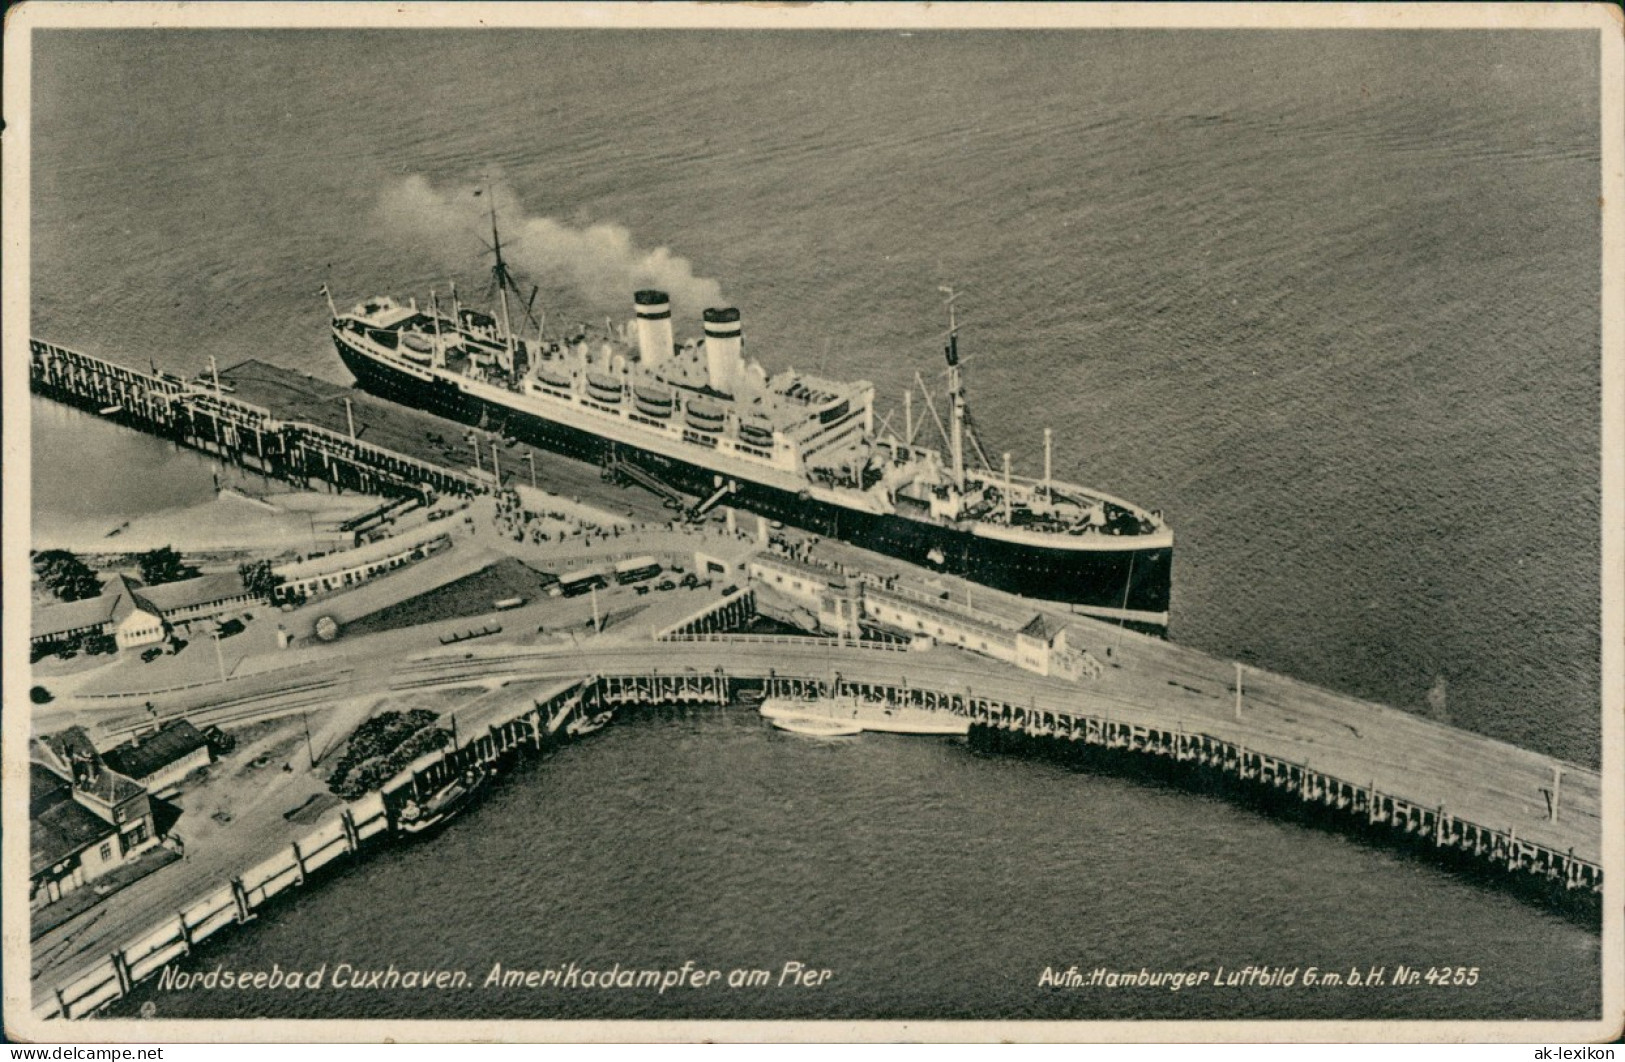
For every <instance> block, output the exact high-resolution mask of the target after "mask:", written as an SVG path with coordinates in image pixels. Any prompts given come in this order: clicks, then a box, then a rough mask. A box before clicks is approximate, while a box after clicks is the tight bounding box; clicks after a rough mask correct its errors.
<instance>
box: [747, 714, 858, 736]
mask: <svg viewBox="0 0 1625 1062" xmlns="http://www.w3.org/2000/svg"><path fill="white" fill-rule="evenodd" d="M769 721H770V722H771V723H772V724H773V725H774V726H776V727H778V728H779V729H780V730H788V731H789V732H790V733H792V734H805V735H807V736H808V737H852V736H854V735H856V734H861V733H863V726H862V724H860V723H853V722H850V721H848V720H845V719H829V718H825V717H820V716H816V715H775V716H770V717H769Z"/></svg>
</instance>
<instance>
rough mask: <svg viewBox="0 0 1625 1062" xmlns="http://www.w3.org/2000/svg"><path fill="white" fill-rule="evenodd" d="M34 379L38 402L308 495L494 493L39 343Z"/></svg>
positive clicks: (177, 382) (412, 461)
mask: <svg viewBox="0 0 1625 1062" xmlns="http://www.w3.org/2000/svg"><path fill="white" fill-rule="evenodd" d="M28 348H29V363H28V379H29V385H30V387H31V388H32V389H33V390H34V391H36V392H38V393H39V394H42V395H45V396H47V397H50V398H54V399H56V400H57V401H59V402H64V403H66V404H68V405H72V406H77V407H78V408H80V409H84V410H87V411H89V412H91V413H95V414H97V415H98V416H102V417H105V418H107V419H109V420H112V421H114V422H116V423H119V424H124V425H126V426H128V427H132V428H136V429H138V430H140V431H145V432H150V433H151V434H154V435H158V436H161V437H163V438H166V439H169V440H171V441H173V442H175V443H178V444H180V445H182V446H188V447H191V448H192V449H195V450H201V451H202V452H204V453H206V454H210V455H212V456H214V457H218V458H220V459H221V460H224V461H229V462H231V463H232V464H236V465H240V466H242V467H243V468H247V469H250V470H252V471H255V472H259V473H261V474H263V475H266V476H273V477H276V478H278V479H285V480H289V481H291V482H294V483H298V484H301V485H303V486H309V484H310V483H311V481H312V480H320V481H322V482H324V483H328V484H331V485H332V486H334V487H337V488H339V489H342V490H355V491H361V492H366V493H374V494H384V495H392V496H406V497H411V496H417V497H423V496H424V495H425V494H426V493H427V492H430V491H433V492H438V493H449V494H470V493H475V492H478V491H482V490H485V489H488V487H487V485H486V484H485V483H484V482H483V481H482V480H481V479H480V478H479V477H477V476H472V475H469V474H468V473H467V472H464V471H459V470H456V469H450V468H445V467H442V466H440V465H437V464H434V463H431V462H428V461H425V460H422V459H421V458H418V457H413V456H409V455H407V454H405V453H401V452H398V451H395V450H392V449H388V448H386V447H383V446H379V445H376V444H374V443H372V442H365V441H362V440H361V439H359V438H358V437H355V436H353V435H351V434H347V433H345V432H339V431H335V430H333V429H331V428H327V427H322V426H320V425H317V424H314V423H309V422H305V421H300V420H289V419H281V418H280V417H279V416H278V415H277V414H275V413H273V412H272V411H271V410H269V409H266V408H264V407H262V406H257V405H252V404H250V403H248V402H245V401H242V400H241V399H239V398H236V397H232V396H228V395H227V394H226V393H225V391H224V390H223V389H222V388H221V387H220V386H219V383H218V377H216V385H215V387H214V388H210V387H208V386H206V385H203V384H191V383H188V382H186V381H184V380H181V379H179V378H177V377H175V376H172V375H169V374H164V373H143V372H139V371H137V370H134V369H129V368H126V367H124V366H122V365H117V364H115V363H113V362H110V361H107V360H105V359H102V358H97V357H93V356H91V355H89V354H82V353H80V352H78V351H75V350H69V349H68V348H66V347H60V346H57V345H56V344H54V343H47V342H45V341H43V340H39V339H31V340H29V343H28Z"/></svg>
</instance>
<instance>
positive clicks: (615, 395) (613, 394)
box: [587, 372, 621, 404]
mask: <svg viewBox="0 0 1625 1062" xmlns="http://www.w3.org/2000/svg"><path fill="white" fill-rule="evenodd" d="M587 397H588V398H591V399H592V400H593V401H595V402H603V403H606V404H614V403H617V402H619V401H620V400H621V381H620V380H618V379H616V378H615V377H613V376H605V375H604V374H603V373H599V372H589V373H588V374H587Z"/></svg>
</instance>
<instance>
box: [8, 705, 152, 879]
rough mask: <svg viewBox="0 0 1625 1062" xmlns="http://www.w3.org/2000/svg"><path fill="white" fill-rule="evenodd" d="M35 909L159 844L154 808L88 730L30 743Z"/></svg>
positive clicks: (31, 867)
mask: <svg viewBox="0 0 1625 1062" xmlns="http://www.w3.org/2000/svg"><path fill="white" fill-rule="evenodd" d="M29 753H30V756H29V759H30V762H29V809H28V810H29V815H28V819H29V822H28V830H29V841H30V845H29V849H30V861H29V905H30V907H39V906H43V905H45V904H47V903H52V902H54V901H56V900H59V899H61V898H62V897H63V896H66V895H67V894H68V893H70V892H73V891H74V890H76V889H78V888H81V887H82V886H84V885H87V884H89V883H90V882H92V881H95V880H96V879H98V878H100V877H102V876H104V875H106V874H107V873H109V872H111V871H113V870H115V869H117V868H118V867H120V866H123V865H124V864H126V863H128V862H130V861H132V860H134V859H135V858H137V857H138V856H140V854H141V853H143V852H145V851H147V850H148V849H150V848H152V847H154V846H155V845H157V844H158V841H159V838H158V831H157V829H156V828H155V826H154V822H153V810H152V801H151V799H150V798H149V796H148V793H147V790H146V789H145V788H143V787H142V786H141V785H140V783H138V782H136V781H135V780H134V779H132V778H129V777H127V776H125V775H123V774H121V773H119V772H118V771H116V770H113V769H112V768H111V767H109V766H108V765H107V764H106V762H105V761H104V760H103V759H102V757H101V755H100V753H98V752H97V751H96V747H95V745H94V744H93V743H92V742H91V740H90V736H89V734H87V733H86V732H85V730H84V729H83V728H82V727H70V728H68V729H67V730H62V731H58V732H57V733H55V734H46V735H44V736H42V737H38V738H35V739H34V740H32V741H31V742H30V743H29Z"/></svg>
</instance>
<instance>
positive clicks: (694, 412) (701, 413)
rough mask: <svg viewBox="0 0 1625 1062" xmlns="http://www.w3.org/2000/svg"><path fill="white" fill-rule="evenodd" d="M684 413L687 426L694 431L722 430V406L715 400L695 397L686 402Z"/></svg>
mask: <svg viewBox="0 0 1625 1062" xmlns="http://www.w3.org/2000/svg"><path fill="white" fill-rule="evenodd" d="M685 413H686V421H687V423H688V426H689V427H691V428H693V429H694V430H695V431H704V432H711V433H715V432H719V431H721V430H722V421H723V412H722V407H721V406H719V405H717V404H716V403H715V402H707V401H704V400H703V399H695V400H694V401H692V402H690V403H689V404H688V408H687V409H686V410H685Z"/></svg>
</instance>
